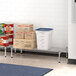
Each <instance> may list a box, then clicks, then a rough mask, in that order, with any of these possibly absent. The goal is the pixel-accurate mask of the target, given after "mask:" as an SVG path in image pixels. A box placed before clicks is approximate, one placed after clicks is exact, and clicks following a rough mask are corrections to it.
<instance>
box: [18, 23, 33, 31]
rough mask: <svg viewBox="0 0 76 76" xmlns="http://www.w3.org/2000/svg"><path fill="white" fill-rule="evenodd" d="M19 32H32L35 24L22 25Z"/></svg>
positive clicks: (19, 26)
mask: <svg viewBox="0 0 76 76" xmlns="http://www.w3.org/2000/svg"><path fill="white" fill-rule="evenodd" d="M17 30H18V31H21V32H32V31H33V24H20V25H18V28H17Z"/></svg>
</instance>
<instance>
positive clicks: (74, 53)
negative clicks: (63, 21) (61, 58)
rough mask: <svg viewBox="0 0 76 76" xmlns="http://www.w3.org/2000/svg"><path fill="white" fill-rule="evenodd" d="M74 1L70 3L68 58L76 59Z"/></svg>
mask: <svg viewBox="0 0 76 76" xmlns="http://www.w3.org/2000/svg"><path fill="white" fill-rule="evenodd" d="M73 4H74V0H69V1H68V47H69V48H68V54H69V56H68V58H69V59H76V23H74V22H75V21H73V20H74V19H72V18H74V17H73V16H74V15H73V14H74V10H73V9H74V6H73Z"/></svg>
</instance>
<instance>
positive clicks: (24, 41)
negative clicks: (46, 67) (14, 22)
mask: <svg viewBox="0 0 76 76" xmlns="http://www.w3.org/2000/svg"><path fill="white" fill-rule="evenodd" d="M14 48H21V49H34V48H36V33H35V31H33V24H23V25H21V24H20V25H18V28H17V32H16V33H15V39H14Z"/></svg>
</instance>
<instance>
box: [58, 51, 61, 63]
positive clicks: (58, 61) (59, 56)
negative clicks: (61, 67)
mask: <svg viewBox="0 0 76 76" xmlns="http://www.w3.org/2000/svg"><path fill="white" fill-rule="evenodd" d="M60 56H61V52H59V57H58V60H59V61H58V62H59V63H60V62H61V58H60Z"/></svg>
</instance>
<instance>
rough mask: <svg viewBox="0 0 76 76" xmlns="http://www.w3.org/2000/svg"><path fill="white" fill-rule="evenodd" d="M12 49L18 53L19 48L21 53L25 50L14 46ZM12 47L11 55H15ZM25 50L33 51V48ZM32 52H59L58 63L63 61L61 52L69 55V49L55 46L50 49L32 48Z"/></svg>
mask: <svg viewBox="0 0 76 76" xmlns="http://www.w3.org/2000/svg"><path fill="white" fill-rule="evenodd" d="M12 49H14V51H15V53H16V50H17V49H18V50H20V53H22V51H23V50H25V49H19V48H12ZM12 49H11V57H13V55H12V54H13V51H12ZM63 50H65V51H63ZM25 51H29V52H30V51H31V50H27V49H26V50H25ZM31 52H43V53H55V54H56V53H57V54H58V63H60V62H61V53H66V57H67V53H68V51H67V49H62V48H55V47H53V48H51V49H49V50H45V51H44V50H38V49H36V48H35V49H34V50H32V51H31Z"/></svg>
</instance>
